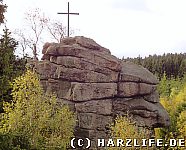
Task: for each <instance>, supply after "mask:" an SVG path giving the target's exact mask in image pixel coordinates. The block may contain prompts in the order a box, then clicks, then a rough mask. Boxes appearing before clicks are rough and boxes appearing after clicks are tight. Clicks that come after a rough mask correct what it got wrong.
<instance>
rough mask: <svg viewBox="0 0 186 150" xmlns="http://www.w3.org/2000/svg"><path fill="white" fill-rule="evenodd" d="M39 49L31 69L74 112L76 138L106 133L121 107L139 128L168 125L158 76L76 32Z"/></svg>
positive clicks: (119, 112)
mask: <svg viewBox="0 0 186 150" xmlns="http://www.w3.org/2000/svg"><path fill="white" fill-rule="evenodd" d="M42 52H43V57H42V61H40V62H38V63H36V64H35V68H36V70H37V72H38V73H39V74H40V78H41V83H42V85H43V88H44V90H45V91H49V92H55V93H56V94H57V97H58V99H59V101H61V102H63V103H65V104H68V105H69V106H70V108H71V109H72V110H73V111H75V112H76V114H77V119H78V122H77V126H76V130H75V135H76V136H77V137H81V138H82V137H88V138H90V139H91V140H92V141H96V139H97V138H105V137H108V136H109V135H108V130H109V128H108V127H109V124H111V123H112V122H113V120H114V119H115V117H116V116H117V115H118V114H119V115H123V114H126V113H127V112H128V113H129V114H132V115H133V117H134V119H135V120H136V121H137V123H138V125H139V126H142V127H149V128H155V127H163V126H168V125H169V123H170V122H169V116H168V113H167V112H166V111H165V109H164V108H163V107H162V105H161V104H160V103H159V95H158V93H157V84H158V80H157V79H156V77H155V76H154V75H153V74H152V73H151V72H149V71H148V70H147V69H145V68H143V67H142V66H138V65H135V64H133V63H129V62H123V61H121V60H120V59H118V58H116V57H115V56H112V55H111V53H110V51H109V50H108V49H106V48H104V47H102V46H100V45H99V44H97V43H96V42H95V41H94V40H92V39H89V38H85V37H81V36H78V37H73V38H65V39H63V40H62V41H61V43H46V44H45V45H44V47H43V51H42Z"/></svg>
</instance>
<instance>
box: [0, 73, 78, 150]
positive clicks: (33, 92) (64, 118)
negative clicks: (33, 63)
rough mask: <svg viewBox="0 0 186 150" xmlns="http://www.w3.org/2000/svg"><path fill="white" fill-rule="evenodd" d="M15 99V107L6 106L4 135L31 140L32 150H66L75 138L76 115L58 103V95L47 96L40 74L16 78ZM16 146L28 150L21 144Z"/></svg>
mask: <svg viewBox="0 0 186 150" xmlns="http://www.w3.org/2000/svg"><path fill="white" fill-rule="evenodd" d="M12 97H13V102H12V103H4V110H5V113H4V114H3V116H2V121H1V128H0V132H1V133H2V134H4V135H13V137H14V136H15V137H19V138H22V139H25V141H27V140H28V142H29V145H30V149H39V150H40V149H50V150H52V149H66V147H67V146H68V144H69V142H70V138H71V137H72V136H73V129H74V126H75V117H74V114H73V113H72V112H71V111H70V110H69V108H68V107H67V106H65V105H62V104H61V103H57V98H56V96H55V95H54V94H47V93H46V94H45V93H44V92H43V90H42V88H41V86H40V84H39V78H38V76H37V74H36V73H34V72H32V71H29V70H28V71H27V72H26V73H25V74H23V75H22V76H20V77H18V78H16V79H15V80H14V82H13V89H12ZM5 142H6V141H5ZM13 146H14V147H16V146H20V147H21V148H25V146H24V144H21V143H20V142H19V140H18V142H17V143H14V144H13ZM27 146H28V144H27Z"/></svg>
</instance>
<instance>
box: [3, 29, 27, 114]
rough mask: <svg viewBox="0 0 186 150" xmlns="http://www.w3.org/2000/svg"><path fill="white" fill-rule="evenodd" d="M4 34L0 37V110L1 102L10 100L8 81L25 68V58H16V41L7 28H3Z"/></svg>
mask: <svg viewBox="0 0 186 150" xmlns="http://www.w3.org/2000/svg"><path fill="white" fill-rule="evenodd" d="M3 31H4V34H3V35H2V37H1V39H0V85H1V86H0V112H2V111H3V110H2V102H3V101H11V100H12V96H11V95H10V93H11V85H10V82H12V81H13V79H14V78H15V77H17V76H19V75H20V74H21V73H22V72H23V71H24V69H25V64H26V61H25V59H24V58H23V59H18V58H17V57H16V56H15V55H14V52H15V49H16V47H17V45H18V42H17V41H15V40H14V39H13V38H12V37H11V33H10V32H9V30H8V29H4V30H3Z"/></svg>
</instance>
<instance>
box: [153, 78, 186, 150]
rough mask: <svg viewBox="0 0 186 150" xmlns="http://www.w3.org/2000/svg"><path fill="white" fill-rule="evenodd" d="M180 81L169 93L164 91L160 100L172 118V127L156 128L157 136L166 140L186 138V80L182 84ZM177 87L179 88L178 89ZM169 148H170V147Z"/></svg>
mask: <svg viewBox="0 0 186 150" xmlns="http://www.w3.org/2000/svg"><path fill="white" fill-rule="evenodd" d="M163 80H164V79H163ZM184 81H185V80H184ZM165 82H170V83H171V82H172V85H174V84H173V83H174V82H175V81H172V80H165ZM177 83H178V82H177ZM179 83H180V84H177V85H176V84H175V85H174V87H173V86H172V88H171V92H170V94H169V95H164V94H165V93H164V94H163V95H161V97H160V102H161V104H162V105H163V106H164V108H165V109H166V110H167V112H168V113H169V116H170V119H171V125H170V127H168V128H162V129H157V130H156V132H157V133H156V134H157V136H158V137H160V138H163V139H165V141H168V140H169V139H171V138H174V139H178V138H183V139H186V82H185V84H182V82H180V81H179ZM175 87H179V88H177V89H176V88H175ZM185 142H186V141H185ZM168 149H170V148H169V147H168Z"/></svg>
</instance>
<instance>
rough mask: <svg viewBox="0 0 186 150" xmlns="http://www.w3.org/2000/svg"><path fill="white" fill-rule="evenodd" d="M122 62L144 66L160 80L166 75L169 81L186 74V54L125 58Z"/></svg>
mask: <svg viewBox="0 0 186 150" xmlns="http://www.w3.org/2000/svg"><path fill="white" fill-rule="evenodd" d="M122 60H123V61H131V62H134V63H135V64H138V65H142V66H143V67H145V68H147V69H148V70H149V71H151V72H152V73H153V74H155V75H157V77H158V78H159V79H161V78H162V77H163V74H164V73H165V74H166V77H167V78H168V79H171V78H182V77H183V76H184V73H185V72H186V53H183V54H182V53H180V54H177V53H176V54H172V53H168V54H163V55H153V56H152V55H149V56H148V57H145V58H142V57H140V56H138V57H137V58H126V59H124V58H123V59H122Z"/></svg>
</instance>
